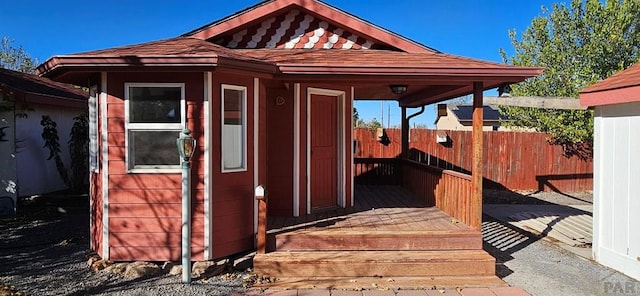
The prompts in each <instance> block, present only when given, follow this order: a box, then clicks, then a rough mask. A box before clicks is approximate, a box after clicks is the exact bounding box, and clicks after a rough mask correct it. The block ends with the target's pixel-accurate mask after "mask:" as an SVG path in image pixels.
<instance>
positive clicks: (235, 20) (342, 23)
mask: <svg viewBox="0 0 640 296" xmlns="http://www.w3.org/2000/svg"><path fill="white" fill-rule="evenodd" d="M294 10H299V11H301V12H302V13H301V14H300V16H298V18H296V19H291V17H290V16H287V17H289V18H288V19H287V22H288V23H287V24H286V25H285V24H284V23H283V22H282V21H281V19H282V20H284V19H285V15H287V13H289V12H290V11H294ZM276 17H279V18H278V21H274V20H275V19H276ZM303 17H306V19H302V18H303ZM309 18H311V20H309ZM304 21H306V23H305V25H306V26H307V27H306V28H305V29H306V31H304V32H299V31H297V30H296V31H295V32H294V30H291V29H290V30H286V29H289V28H293V26H296V25H299V24H302V23H303V22H304ZM310 22H311V25H312V26H313V25H317V23H318V22H324V23H329V24H330V25H331V27H332V30H330V31H329V34H333V32H334V30H339V32H349V34H347V35H346V36H342V37H343V39H355V38H356V37H358V38H359V40H361V41H362V40H364V41H362V43H367V44H375V45H376V46H377V47H378V48H389V49H393V50H398V51H404V52H431V53H434V52H438V51H437V50H435V49H433V48H430V47H427V46H425V45H423V44H420V43H418V42H416V41H413V40H410V39H408V38H406V37H404V36H401V35H399V34H396V33H393V32H391V31H389V30H386V29H384V28H381V27H379V26H376V25H374V24H372V23H370V22H367V21H365V20H363V19H361V18H359V17H357V16H354V15H352V14H350V13H348V12H345V11H343V10H341V9H339V8H336V7H334V6H331V5H329V4H327V3H325V2H323V1H319V0H267V1H262V2H260V3H258V4H256V5H254V6H252V7H249V8H246V9H244V10H241V11H239V12H237V13H235V14H232V15H230V16H227V17H225V18H222V19H220V20H218V21H215V22H212V23H210V24H207V25H205V26H202V27H200V28H198V29H195V30H193V31H191V32H188V33H186V34H184V35H182V36H185V37H186V36H188V37H194V38H198V39H202V40H208V41H212V42H217V43H220V44H225V42H226V44H229V42H231V41H232V40H234V39H240V40H242V39H241V38H242V37H244V38H245V40H246V41H247V42H250V41H251V39H252V37H256V38H257V39H260V38H266V37H264V35H265V34H257V35H259V36H254V35H255V34H253V35H248V36H245V34H244V33H246V31H244V30H243V29H250V31H251V32H253V31H256V30H261V31H263V33H264V31H267V32H269V33H271V34H275V33H274V31H276V30H278V29H280V30H283V32H281V33H282V34H284V33H287V34H289V35H291V36H285V38H286V37H292V39H295V38H298V37H304V35H309V34H313V31H314V29H317V28H315V27H313V28H309V27H308V26H309V23H310ZM265 26H266V28H265ZM260 27H262V28H260ZM269 30H270V31H269ZM285 31H286V32H285ZM234 34H235V35H234ZM238 34H239V35H240V36H237V35H238ZM337 35H340V34H337ZM277 37H282V36H277ZM349 37H351V38H349ZM230 44H231V45H232V46H229V47H234V48H235V46H237V44H236V43H235V42H231V43H230ZM260 45H263V46H264V45H265V44H264V42H263V43H262V44H260ZM271 45H273V44H271ZM279 45H280V46H283V44H279ZM318 46H321V45H318ZM249 48H258V47H257V45H256V44H252V46H251V47H249ZM325 48H327V47H325ZM329 48H336V47H329ZM338 48H339V47H338ZM347 48H350V47H347ZM362 48H367V46H364V47H362Z"/></svg>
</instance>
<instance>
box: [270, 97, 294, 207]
mask: <svg viewBox="0 0 640 296" xmlns="http://www.w3.org/2000/svg"><path fill="white" fill-rule="evenodd" d="M267 92H268V95H267V98H268V99H267V125H268V135H267V184H266V185H267V187H266V188H267V191H268V194H269V208H268V211H269V215H272V216H291V214H292V213H293V87H291V88H290V89H289V90H287V89H285V88H271V87H270V88H268V90H267ZM278 97H281V98H282V99H283V101H282V105H278V103H277V102H276V99H277V98H278Z"/></svg>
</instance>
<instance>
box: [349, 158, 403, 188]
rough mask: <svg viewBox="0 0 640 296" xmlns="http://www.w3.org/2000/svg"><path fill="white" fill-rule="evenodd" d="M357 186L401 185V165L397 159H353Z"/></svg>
mask: <svg viewBox="0 0 640 296" xmlns="http://www.w3.org/2000/svg"><path fill="white" fill-rule="evenodd" d="M353 163H354V173H355V178H356V183H357V184H363V185H402V175H401V174H402V163H401V160H400V159H398V158H355V159H354V161H353Z"/></svg>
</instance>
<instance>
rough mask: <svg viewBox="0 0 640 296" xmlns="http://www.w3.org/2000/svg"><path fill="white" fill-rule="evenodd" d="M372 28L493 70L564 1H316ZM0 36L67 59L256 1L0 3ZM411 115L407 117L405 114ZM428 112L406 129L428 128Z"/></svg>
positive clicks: (165, 34) (373, 112) (367, 115)
mask: <svg viewBox="0 0 640 296" xmlns="http://www.w3.org/2000/svg"><path fill="white" fill-rule="evenodd" d="M324 1H325V2H326V3H328V4H330V5H333V6H336V7H338V8H340V9H342V10H345V11H347V12H349V13H352V14H354V15H356V16H359V17H361V18H363V19H365V20H367V21H369V22H372V23H374V24H376V25H378V26H381V27H383V28H386V29H388V30H391V31H393V32H396V33H398V34H401V35H403V36H406V37H408V38H410V39H413V40H415V41H418V42H420V43H422V44H425V45H427V46H430V47H433V48H435V49H437V50H440V51H442V52H445V53H451V54H456V55H463V56H468V57H472V58H478V59H484V60H489V61H495V62H501V61H502V60H501V57H500V54H499V49H500V48H504V49H505V50H506V51H507V53H511V52H512V51H513V50H512V46H511V44H510V42H509V38H508V30H509V29H515V30H516V31H517V32H522V31H524V29H525V28H526V27H527V26H528V25H529V24H531V20H532V19H533V18H534V17H536V16H539V15H541V14H542V6H546V7H549V8H550V7H551V6H552V3H556V2H564V0H556V1H552V0H515V1H514V0H440V1H438V0H394V1H389V0H362V1H355V0H324ZM0 2H1V3H2V4H1V5H0V36H2V37H4V36H8V37H10V38H12V39H14V44H15V45H21V46H22V47H23V48H24V49H25V50H26V51H27V52H28V53H29V54H30V55H31V56H33V57H36V58H37V59H38V61H39V62H44V61H45V60H46V59H48V58H49V57H51V56H53V55H60V54H70V53H77V52H82V51H89V50H95V49H103V48H109V47H115V46H121V45H127V44H135V43H142V42H147V41H152V40H157V39H163V38H170V37H175V36H178V35H181V34H183V33H186V32H188V31H191V30H192V29H195V28H198V27H200V26H202V25H205V24H207V23H210V22H212V21H215V20H218V19H220V18H223V17H225V16H228V15H230V14H233V13H234V12H237V11H239V10H242V9H244V8H247V7H249V6H252V5H254V4H256V3H258V2H259V0H232V1H229V0H187V1H184V0H131V1H124V0H90V1H87V0H56V1H43V0H0ZM389 106H391V117H390V119H391V125H397V124H399V121H400V114H399V113H400V110H399V108H397V103H396V102H393V101H389V102H385V103H380V102H364V101H359V102H356V107H357V108H358V112H359V113H360V116H361V117H362V118H363V119H365V120H370V119H371V118H373V117H375V118H377V119H378V120H380V117H381V115H380V113H381V109H383V110H384V117H385V120H384V124H385V126H386V125H387V119H388V116H387V111H388V109H389ZM409 113H412V112H409ZM434 119H435V107H434V106H429V107H428V108H427V110H426V111H425V114H423V115H421V116H419V117H417V118H416V119H415V120H414V121H413V122H417V123H419V124H420V123H422V124H427V125H429V126H433V121H434Z"/></svg>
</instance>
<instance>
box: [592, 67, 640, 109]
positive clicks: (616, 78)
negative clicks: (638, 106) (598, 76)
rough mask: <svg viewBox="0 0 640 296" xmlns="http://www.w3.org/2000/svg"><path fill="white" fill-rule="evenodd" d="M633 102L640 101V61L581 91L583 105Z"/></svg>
mask: <svg viewBox="0 0 640 296" xmlns="http://www.w3.org/2000/svg"><path fill="white" fill-rule="evenodd" d="M631 102H640V63H637V64H635V65H633V66H631V67H629V68H628V69H626V70H623V71H621V72H619V73H617V74H615V75H613V76H611V77H609V78H607V79H605V80H603V81H600V82H598V83H596V84H593V85H590V86H588V87H585V88H583V89H582V90H581V91H580V104H581V105H583V106H601V105H611V104H621V103H631Z"/></svg>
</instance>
